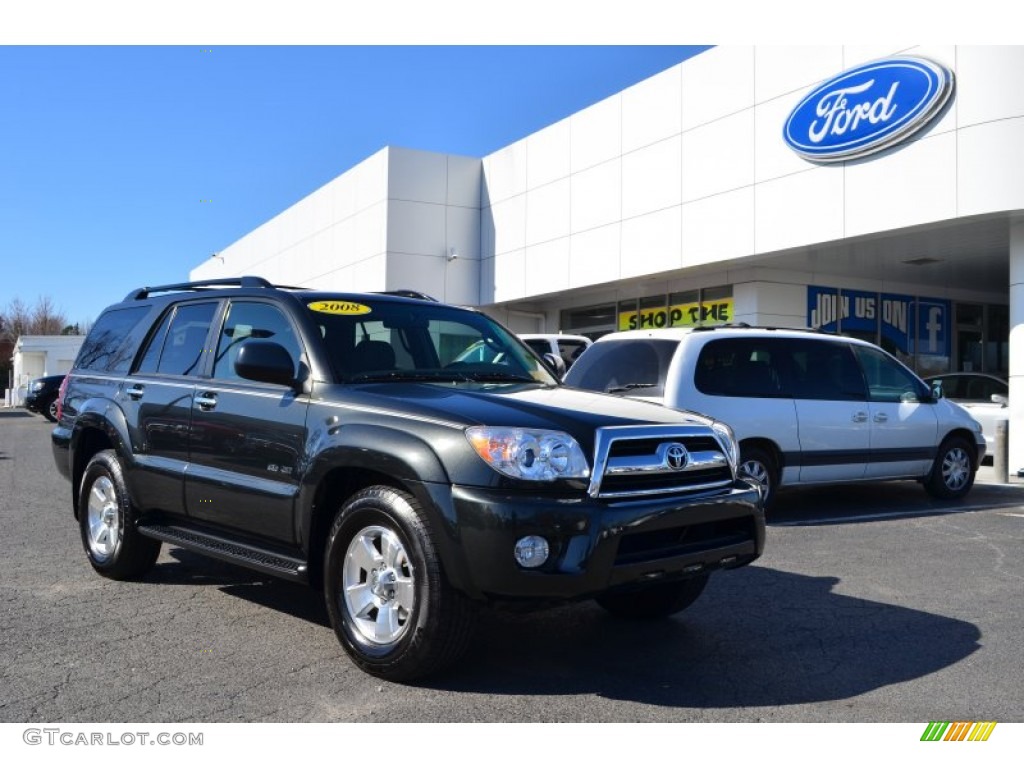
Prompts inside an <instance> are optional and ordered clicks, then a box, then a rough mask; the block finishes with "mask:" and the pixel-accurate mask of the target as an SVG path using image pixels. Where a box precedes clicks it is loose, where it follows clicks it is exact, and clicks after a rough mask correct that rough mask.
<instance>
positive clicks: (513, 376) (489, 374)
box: [465, 371, 541, 384]
mask: <svg viewBox="0 0 1024 768" xmlns="http://www.w3.org/2000/svg"><path fill="white" fill-rule="evenodd" d="M465 376H466V379H467V380H468V381H519V382H525V383H529V384H540V383H541V382H539V381H537V380H536V379H535V378H533V377H532V376H523V375H522V374H518V373H501V372H499V371H476V372H474V371H466V372H465Z"/></svg>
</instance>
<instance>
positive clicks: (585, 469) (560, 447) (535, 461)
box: [466, 427, 590, 480]
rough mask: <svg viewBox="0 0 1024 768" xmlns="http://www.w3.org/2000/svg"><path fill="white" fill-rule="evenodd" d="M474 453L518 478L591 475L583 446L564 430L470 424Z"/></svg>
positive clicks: (562, 477)
mask: <svg viewBox="0 0 1024 768" xmlns="http://www.w3.org/2000/svg"><path fill="white" fill-rule="evenodd" d="M466 438H467V439H468V440H469V442H470V444H471V445H472V446H473V449H474V450H475V451H476V452H477V455H478V456H479V457H480V458H481V459H483V460H484V461H486V462H487V463H488V464H490V465H491V467H492V468H493V469H495V470H497V471H498V472H500V473H501V474H503V475H507V476H509V477H514V478H516V479H517V480H561V479H566V478H585V477H589V476H590V466H589V465H588V464H587V459H586V457H585V456H584V455H583V449H581V448H580V446H579V443H577V442H576V440H575V439H574V438H572V437H571V436H570V435H567V434H566V433H565V432H557V431H554V430H548V429H520V428H517V427H470V428H469V429H467V430H466Z"/></svg>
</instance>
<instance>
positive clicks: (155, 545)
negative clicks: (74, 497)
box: [78, 450, 160, 579]
mask: <svg viewBox="0 0 1024 768" xmlns="http://www.w3.org/2000/svg"><path fill="white" fill-rule="evenodd" d="M135 515H136V511H135V507H133V506H132V502H131V498H130V497H129V495H128V487H127V486H126V485H125V482H124V471H123V470H122V468H121V462H120V460H119V459H118V458H117V454H116V453H114V452H113V451H111V450H107V451H100V452H99V453H97V454H96V455H95V456H93V457H92V459H91V460H90V461H89V464H88V466H86V468H85V473H84V474H83V475H82V487H81V492H80V495H79V497H78V522H79V526H80V528H81V533H82V546H84V547H85V554H86V555H87V556H88V558H89V563H90V564H91V565H92V567H93V569H94V570H95V571H96V572H97V573H99V574H101V575H103V576H106V577H107V578H108V579H131V578H135V577H138V576H141V575H142V574H144V573H145V572H146V571H148V570H149V569H150V568H152V567H153V564H154V563H155V562H156V559H157V557H159V556H160V542H159V541H156V540H155V539H149V538H146V537H145V536H143V535H142V534H141V533H139V532H138V530H137V529H136V527H135Z"/></svg>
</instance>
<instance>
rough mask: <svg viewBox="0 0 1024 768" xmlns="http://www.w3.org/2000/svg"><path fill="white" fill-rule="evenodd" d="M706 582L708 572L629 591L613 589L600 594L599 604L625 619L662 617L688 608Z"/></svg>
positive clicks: (699, 594)
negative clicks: (605, 593)
mask: <svg viewBox="0 0 1024 768" xmlns="http://www.w3.org/2000/svg"><path fill="white" fill-rule="evenodd" d="M707 584H708V577H707V575H704V576H696V577H694V578H692V579H686V580H685V581H673V582H669V583H667V584H656V585H652V586H649V587H642V588H640V589H635V590H631V591H628V592H611V593H609V594H607V595H601V596H600V597H598V598H597V604H598V605H600V606H601V607H602V608H604V609H605V610H606V611H608V612H609V613H610V614H612V615H613V616H621V617H622V618H625V619H663V618H665V617H666V616H671V615H672V614H674V613H679V612H680V611H682V610H683V609H685V608H688V607H689V606H690V604H691V603H693V601H694V600H696V599H697V598H698V597H700V596H701V593H702V592H703V591H704V587H706V586H707Z"/></svg>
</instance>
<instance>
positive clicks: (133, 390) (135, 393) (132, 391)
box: [125, 384, 146, 400]
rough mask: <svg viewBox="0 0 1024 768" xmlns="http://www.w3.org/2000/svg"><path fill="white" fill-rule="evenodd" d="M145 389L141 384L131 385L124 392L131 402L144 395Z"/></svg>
mask: <svg viewBox="0 0 1024 768" xmlns="http://www.w3.org/2000/svg"><path fill="white" fill-rule="evenodd" d="M145 391H146V388H145V387H144V386H142V385H141V384H132V385H131V386H130V387H128V389H126V390H125V394H126V395H128V397H130V398H131V399H132V400H138V399H139V398H140V397H142V395H143V394H144V393H145Z"/></svg>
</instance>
